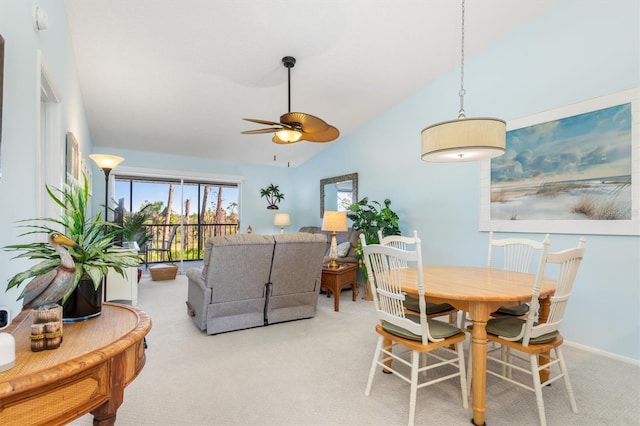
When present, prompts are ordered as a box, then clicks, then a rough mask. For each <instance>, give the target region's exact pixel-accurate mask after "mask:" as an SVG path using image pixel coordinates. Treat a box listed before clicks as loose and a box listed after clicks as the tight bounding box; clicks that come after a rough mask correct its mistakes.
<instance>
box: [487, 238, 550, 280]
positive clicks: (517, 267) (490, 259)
mask: <svg viewBox="0 0 640 426" xmlns="http://www.w3.org/2000/svg"><path fill="white" fill-rule="evenodd" d="M547 237H548V238H551V237H550V235H549V234H547V235H545V239H546V238H547ZM496 247H501V248H502V253H501V257H502V268H501V269H504V270H507V271H513V272H533V271H531V265H532V263H533V259H534V257H535V255H536V253H541V252H542V249H543V243H542V242H541V241H536V240H530V239H527V238H500V239H496V238H494V235H493V231H491V232H489V250H488V254H487V267H489V268H492V267H494V266H495V265H494V264H495V260H496V256H495V253H494V248H496Z"/></svg>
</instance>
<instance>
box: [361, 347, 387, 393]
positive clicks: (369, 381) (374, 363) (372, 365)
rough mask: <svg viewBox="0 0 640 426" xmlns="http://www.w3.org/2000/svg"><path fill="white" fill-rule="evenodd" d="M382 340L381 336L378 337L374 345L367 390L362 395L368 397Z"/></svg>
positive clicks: (380, 351)
mask: <svg viewBox="0 0 640 426" xmlns="http://www.w3.org/2000/svg"><path fill="white" fill-rule="evenodd" d="M383 340H384V338H383V337H382V336H380V337H378V344H377V345H376V351H375V353H374V354H373V361H372V362H371V369H370V370H369V380H368V381H367V389H366V390H365V391H364V394H365V395H367V396H369V393H370V392H371V384H372V383H373V376H374V375H375V374H376V367H377V366H378V360H379V359H380V355H381V353H382V344H383Z"/></svg>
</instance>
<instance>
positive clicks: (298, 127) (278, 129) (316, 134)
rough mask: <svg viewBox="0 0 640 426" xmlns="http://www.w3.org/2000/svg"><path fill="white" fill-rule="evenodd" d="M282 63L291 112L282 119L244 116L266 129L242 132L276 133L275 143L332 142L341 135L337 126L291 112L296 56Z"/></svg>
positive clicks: (311, 116) (303, 114)
mask: <svg viewBox="0 0 640 426" xmlns="http://www.w3.org/2000/svg"><path fill="white" fill-rule="evenodd" d="M282 63H283V65H284V66H285V68H287V74H288V75H287V81H288V88H289V112H287V113H286V114H282V115H281V116H280V121H279V122H276V121H269V120H258V119H256V118H243V120H246V121H251V122H253V123H258V124H264V125H266V126H273V127H267V128H266V129H256V130H245V131H244V132H240V133H242V134H245V135H255V134H259V133H275V134H274V135H273V139H271V140H272V141H273V143H277V144H290V143H296V142H301V141H309V142H331V141H332V140H335V139H337V138H338V136H340V132H339V131H338V129H336V128H335V127H333V126H331V125H330V124H327V123H326V122H325V121H324V120H322V119H321V118H318V117H316V116H313V115H311V114H306V113H304V112H291V68H293V66H294V65H295V64H296V58H294V57H293V56H285V57H284V58H282Z"/></svg>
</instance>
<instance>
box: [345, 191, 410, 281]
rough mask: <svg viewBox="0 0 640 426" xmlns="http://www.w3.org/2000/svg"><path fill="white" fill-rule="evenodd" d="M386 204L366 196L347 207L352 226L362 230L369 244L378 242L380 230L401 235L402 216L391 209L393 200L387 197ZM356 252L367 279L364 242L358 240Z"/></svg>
mask: <svg viewBox="0 0 640 426" xmlns="http://www.w3.org/2000/svg"><path fill="white" fill-rule="evenodd" d="M383 203H384V206H383V205H382V204H381V203H379V202H378V201H371V202H369V199H368V197H364V198H363V199H361V200H360V201H358V202H357V203H354V204H351V205H350V206H349V207H347V210H348V212H347V217H348V218H349V219H350V220H351V222H353V224H352V225H351V227H352V228H353V229H358V230H361V231H362V234H363V235H364V240H365V241H366V242H367V244H378V243H379V242H380V241H379V240H378V231H381V232H382V235H383V236H387V235H400V228H399V226H398V221H399V220H400V218H399V217H398V215H397V213H396V212H394V211H393V210H391V207H390V206H391V200H390V199H388V198H386V199H385V200H384V202H383ZM356 253H357V254H358V257H359V258H360V261H361V266H362V276H363V278H364V279H365V280H366V279H367V278H368V274H367V268H366V267H365V265H364V263H363V262H362V244H361V242H360V240H358V246H357V247H356Z"/></svg>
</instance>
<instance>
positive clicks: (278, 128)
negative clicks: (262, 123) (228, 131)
mask: <svg viewBox="0 0 640 426" xmlns="http://www.w3.org/2000/svg"><path fill="white" fill-rule="evenodd" d="M278 130H282V127H269V128H267V129H256V130H245V131H244V132H240V133H241V134H243V135H258V134H260V133H273V132H277V131H278Z"/></svg>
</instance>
